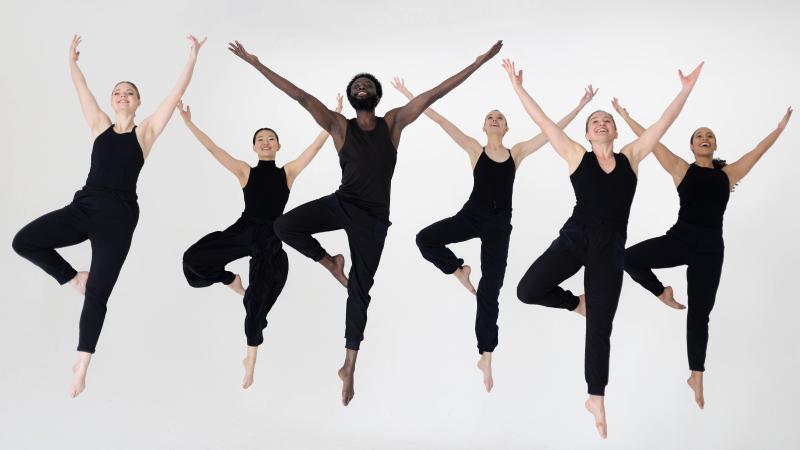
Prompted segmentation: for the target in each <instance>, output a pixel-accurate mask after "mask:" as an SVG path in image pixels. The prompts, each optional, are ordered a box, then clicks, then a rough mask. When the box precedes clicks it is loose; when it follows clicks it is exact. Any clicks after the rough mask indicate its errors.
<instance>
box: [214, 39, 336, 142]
mask: <svg viewBox="0 0 800 450" xmlns="http://www.w3.org/2000/svg"><path fill="white" fill-rule="evenodd" d="M228 50H230V51H231V53H233V54H234V55H236V56H238V57H239V58H242V60H244V62H246V63H248V64H250V65H251V66H253V67H254V68H255V69H256V70H258V71H259V72H261V75H264V78H266V79H267V80H269V82H270V83H272V84H273V85H275V87H277V88H278V89H280V90H282V91H283V92H284V93H286V95H288V96H289V97H291V98H292V99H294V100H295V101H297V102H298V103H300V106H302V107H303V108H305V109H306V110H307V111H308V112H309V113H311V116H312V117H313V118H314V121H316V122H317V124H319V126H320V127H322V129H323V130H325V131H327V132H328V133H330V134H331V135H332V136H333V141H334V144H335V145H336V148H337V149H339V148H341V146H342V144H343V143H344V135H345V133H346V132H347V119H345V117H344V116H343V115H341V114H339V113H338V112H335V111H331V110H330V109H328V108H327V107H326V106H325V105H324V104H323V103H322V102H321V101H319V100H318V99H317V98H316V97H314V96H313V95H311V94H309V93H307V92H306V91H304V90H302V89H300V88H299V87H297V86H295V85H294V84H292V82H291V81H289V80H287V79H286V78H283V77H282V76H280V75H278V74H277V73H275V72H273V71H272V69H270V68H269V67H267V66H265V65H263V64H261V61H259V59H258V57H257V56H256V55H254V54H252V53H248V52H247V50H245V48H244V46H243V45H242V44H241V43H240V42H239V41H234V42H233V43H228Z"/></svg>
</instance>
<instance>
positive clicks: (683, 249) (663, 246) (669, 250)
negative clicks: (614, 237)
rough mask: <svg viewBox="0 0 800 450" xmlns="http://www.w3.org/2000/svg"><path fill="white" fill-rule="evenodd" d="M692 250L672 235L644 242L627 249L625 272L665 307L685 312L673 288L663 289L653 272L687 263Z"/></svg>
mask: <svg viewBox="0 0 800 450" xmlns="http://www.w3.org/2000/svg"><path fill="white" fill-rule="evenodd" d="M688 256H689V249H688V247H687V246H686V244H684V243H683V242H681V241H680V240H678V239H675V238H674V237H671V236H669V235H664V236H660V237H657V238H653V239H648V240H646V241H642V242H640V243H638V244H636V245H634V246H632V247H629V248H628V249H627V250H625V271H626V272H628V275H630V276H631V278H633V280H634V281H636V282H637V283H639V284H640V285H642V287H643V288H645V289H647V290H648V291H650V292H651V293H652V294H653V295H655V296H656V297H658V299H659V300H661V301H662V302H664V304H665V305H667V306H669V307H671V308H675V309H684V308H685V306H683V305H682V304H680V303H678V302H677V301H676V300H675V297H674V295H673V292H672V287H671V286H667V287H664V285H663V284H661V281H659V279H658V277H656V274H654V273H653V270H652V269H662V268H666V267H675V266H680V265H682V264H686V263H688Z"/></svg>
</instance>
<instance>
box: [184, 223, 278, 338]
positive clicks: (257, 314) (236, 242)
mask: <svg viewBox="0 0 800 450" xmlns="http://www.w3.org/2000/svg"><path fill="white" fill-rule="evenodd" d="M245 256H249V257H250V280H249V284H248V286H247V289H246V290H245V292H244V300H243V303H244V310H245V319H244V333H245V336H247V345H249V346H251V347H256V346H259V345H261V343H263V342H264V335H263V331H264V328H266V327H267V314H268V313H269V311H270V309H272V306H273V305H274V304H275V301H276V300H277V299H278V296H279V295H280V293H281V291H282V290H283V286H284V285H285V284H286V277H287V276H288V274H289V260H288V258H287V257H286V252H285V251H283V247H282V246H281V241H280V240H279V239H278V238H277V237H276V236H275V233H274V231H273V229H272V222H271V221H268V220H262V219H258V218H254V217H248V216H242V217H241V218H240V219H239V220H237V221H236V222H235V223H234V224H233V225H231V226H229V227H228V228H226V229H225V231H215V232H213V233H210V234H207V235H205V236H204V237H203V238H202V239H200V240H199V241H197V242H195V243H194V245H192V246H191V247H189V249H188V250H186V253H184V254H183V273H184V275H186V281H188V282H189V285H190V286H192V287H198V288H199V287H206V286H210V285H212V284H214V283H224V284H231V283H232V282H233V279H234V277H235V275H234V274H233V273H231V272H229V271H227V270H225V265H226V264H228V263H230V262H231V261H234V260H237V259H239V258H244V257H245Z"/></svg>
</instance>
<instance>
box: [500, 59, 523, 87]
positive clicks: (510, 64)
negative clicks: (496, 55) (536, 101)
mask: <svg viewBox="0 0 800 450" xmlns="http://www.w3.org/2000/svg"><path fill="white" fill-rule="evenodd" d="M503 69H505V71H506V73H507V74H508V79H509V80H511V84H512V85H513V86H514V87H522V69H520V70H519V72H517V66H516V65H515V64H514V61H512V60H510V59H508V58H506V59H504V60H503Z"/></svg>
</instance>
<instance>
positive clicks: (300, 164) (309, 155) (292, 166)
mask: <svg viewBox="0 0 800 450" xmlns="http://www.w3.org/2000/svg"><path fill="white" fill-rule="evenodd" d="M343 99H344V97H342V94H339V95H337V96H336V109H335V110H334V111H336V112H337V113H341V112H342V100H343ZM328 136H330V134H329V133H328V132H327V131H322V132H321V133H320V134H318V135H317V137H316V139H314V142H312V143H311V145H309V146H308V148H306V149H305V150H303V152H302V153H300V156H298V157H297V159H295V160H293V161H290V162H288V163H286V164H285V165H284V166H283V169H284V170H285V171H286V184H287V185H288V186H289V189H291V188H292V185H293V184H294V180H295V179H296V178H297V176H298V175H300V172H302V171H303V169H305V168H306V166H308V164H309V163H311V160H313V159H314V157H315V156H317V153H319V150H320V149H321V148H322V145H323V144H325V141H326V140H328Z"/></svg>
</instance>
